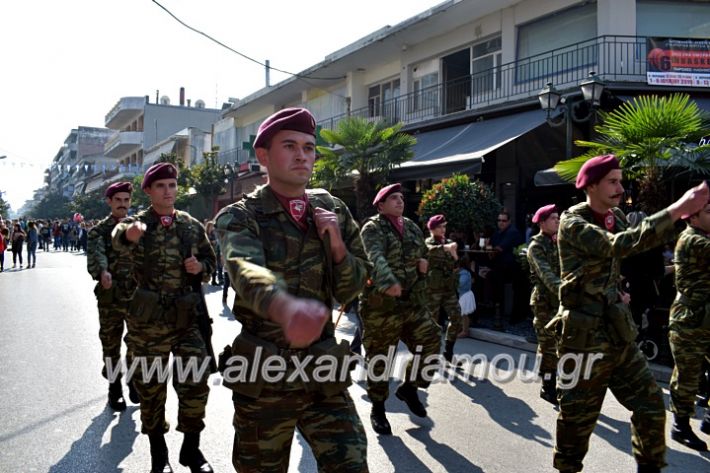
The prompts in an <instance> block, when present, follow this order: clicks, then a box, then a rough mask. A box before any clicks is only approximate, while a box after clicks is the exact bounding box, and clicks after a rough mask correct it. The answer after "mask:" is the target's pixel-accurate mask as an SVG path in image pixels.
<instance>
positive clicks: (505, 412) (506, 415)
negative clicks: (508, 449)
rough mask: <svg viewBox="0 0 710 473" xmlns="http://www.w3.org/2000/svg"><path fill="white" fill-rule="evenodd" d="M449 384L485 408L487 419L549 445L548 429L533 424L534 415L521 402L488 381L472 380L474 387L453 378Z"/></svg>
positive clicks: (550, 445) (525, 404)
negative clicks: (474, 381) (488, 417)
mask: <svg viewBox="0 0 710 473" xmlns="http://www.w3.org/2000/svg"><path fill="white" fill-rule="evenodd" d="M451 386H453V387H455V388H456V389H458V390H459V391H461V393H462V394H464V395H466V396H467V397H469V398H471V402H474V403H476V404H478V405H479V406H481V407H483V408H484V409H486V410H487V411H488V415H489V416H490V418H491V419H492V420H493V421H495V422H496V423H497V424H498V425H500V426H501V427H503V428H505V429H507V430H509V431H510V432H512V433H514V434H516V435H519V436H521V437H523V438H526V439H530V440H534V441H536V442H537V443H539V444H540V445H543V446H545V447H550V448H552V446H553V445H552V436H551V435H550V432H548V431H547V430H545V429H543V428H542V427H540V426H539V425H535V424H534V423H533V419H535V418H536V417H537V414H536V413H535V411H534V410H532V408H530V406H528V405H527V403H526V402H525V401H523V400H521V399H518V398H515V397H510V396H508V395H507V394H506V393H505V391H503V390H502V389H501V388H499V387H498V386H496V385H495V384H494V383H492V382H490V381H488V380H483V381H476V384H475V386H472V385H471V384H469V383H468V382H466V381H464V380H462V379H455V380H453V381H452V382H451Z"/></svg>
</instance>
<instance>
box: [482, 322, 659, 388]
mask: <svg viewBox="0 0 710 473" xmlns="http://www.w3.org/2000/svg"><path fill="white" fill-rule="evenodd" d="M468 332H469V335H470V336H471V338H474V339H476V340H482V341H484V342H489V343H495V344H498V345H503V346H507V347H513V348H517V349H518V350H525V351H529V352H532V353H535V351H536V350H537V345H535V344H534V343H530V342H528V341H527V340H525V338H523V337H521V336H519V335H513V334H512V333H506V332H497V331H495V330H489V329H485V328H472V329H469V331H468ZM648 366H649V368H651V373H653V376H654V377H655V378H656V381H658V382H661V383H665V384H668V383H669V382H670V380H671V373H672V371H673V370H672V369H671V368H669V367H668V366H664V365H659V364H656V363H649V364H648Z"/></svg>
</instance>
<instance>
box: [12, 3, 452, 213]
mask: <svg viewBox="0 0 710 473" xmlns="http://www.w3.org/2000/svg"><path fill="white" fill-rule="evenodd" d="M158 1H159V3H160V4H161V5H163V6H164V7H165V8H167V9H168V10H170V11H171V12H172V13H173V14H174V15H175V16H177V17H178V18H180V19H181V20H182V21H184V22H185V23H187V24H188V25H190V26H192V27H194V28H196V29H198V30H201V31H204V32H205V33H207V34H209V35H210V36H212V37H214V38H216V39H217V40H219V41H221V42H222V43H225V44H226V45H227V46H230V47H231V48H233V49H236V50H237V51H239V52H241V53H243V54H245V55H247V56H250V57H253V58H254V59H257V60H259V61H260V62H263V61H264V60H265V59H269V60H270V61H271V67H275V68H278V69H282V70H286V71H289V72H293V73H298V72H300V71H303V70H304V69H306V68H308V67H310V66H312V65H314V64H317V63H318V62H320V61H322V60H323V59H324V57H325V56H326V55H328V54H330V53H332V52H334V51H336V50H338V49H340V48H342V47H344V46H346V45H348V44H350V43H352V42H354V41H356V40H358V39H360V38H362V37H363V36H366V35H368V34H370V33H372V32H374V31H376V30H378V29H379V28H382V27H383V26H385V25H395V24H397V23H399V22H401V21H404V20H406V19H407V18H410V17H412V16H415V15H417V14H419V13H421V12H424V11H426V10H427V9H429V8H431V7H433V6H435V5H437V4H440V3H441V2H442V0H397V1H391V0H390V1H382V0H358V1H347V2H346V1H339V0H303V1H301V2H291V1H286V0H281V1H274V0H200V1H198V0H158ZM264 75H265V74H264V68H263V67H262V66H260V65H258V64H255V63H253V62H250V61H248V60H247V59H244V58H242V57H240V56H238V55H237V54H235V53H233V52H230V51H228V50H226V49H224V48H222V47H221V46H219V45H217V44H215V43H213V42H211V41H209V40H208V39H207V38H205V37H203V36H201V35H199V34H197V33H195V32H193V31H190V30H189V29H187V28H185V27H184V26H182V25H180V24H179V23H178V22H177V21H175V20H174V19H173V18H171V17H170V16H169V15H168V14H167V13H166V12H165V11H164V10H163V9H161V8H160V7H159V6H158V5H157V4H156V3H154V2H153V0H65V1H56V0H35V1H5V2H1V3H0V156H7V158H5V159H0V191H1V192H3V198H4V199H5V200H6V201H8V202H9V203H10V205H11V206H12V208H13V210H18V209H19V208H20V207H21V206H22V205H23V204H24V202H25V200H27V199H31V198H32V194H33V191H34V190H35V189H37V188H40V187H42V185H43V176H44V170H45V169H46V168H47V167H48V165H49V164H50V162H51V161H52V159H53V158H54V156H55V155H56V154H57V152H58V151H59V149H60V148H61V146H62V145H63V143H64V140H65V139H66V137H67V136H68V135H69V133H70V131H71V130H72V128H77V127H78V126H92V127H103V126H104V117H105V115H106V114H107V113H108V112H109V111H110V110H111V108H112V107H113V106H114V105H115V104H116V102H118V100H119V99H120V98H121V97H128V96H132V97H142V96H145V95H149V96H150V100H151V102H154V101H155V96H156V90H159V91H160V92H159V93H160V96H163V95H167V96H168V97H170V99H171V103H173V104H177V103H179V90H180V87H185V96H186V98H189V99H192V103H194V102H195V100H197V99H202V100H204V102H205V104H206V106H207V107H213V108H221V105H222V103H223V102H226V101H227V99H228V98H229V97H238V98H241V97H246V96H247V95H250V94H252V93H254V92H256V91H257V90H259V89H261V88H263V87H264V81H265V79H264ZM287 77H288V76H287V75H285V74H281V73H278V72H276V71H273V70H272V72H271V83H272V85H273V84H276V83H278V82H279V81H281V80H284V79H286V78H287Z"/></svg>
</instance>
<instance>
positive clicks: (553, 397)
mask: <svg viewBox="0 0 710 473" xmlns="http://www.w3.org/2000/svg"><path fill="white" fill-rule="evenodd" d="M545 376H549V378H550V379H545ZM540 397H541V398H542V399H544V400H545V401H547V402H549V403H550V404H552V405H553V406H557V405H559V403H558V402H557V375H556V373H542V388H541V389H540Z"/></svg>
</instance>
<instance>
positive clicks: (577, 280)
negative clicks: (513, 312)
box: [550, 155, 708, 473]
mask: <svg viewBox="0 0 710 473" xmlns="http://www.w3.org/2000/svg"><path fill="white" fill-rule="evenodd" d="M621 179H622V172H621V169H620V166H619V162H618V161H617V159H616V157H615V156H613V155H606V156H597V157H595V158H592V159H590V160H589V161H587V162H586V163H585V164H584V165H583V166H582V168H581V169H580V171H579V174H578V175H577V182H576V187H577V188H578V189H584V191H585V193H586V195H587V200H586V202H582V203H580V204H577V205H575V206H573V207H571V208H570V209H568V210H567V211H565V212H564V213H563V214H562V218H561V221H560V230H559V237H558V245H559V252H560V281H561V284H560V291H559V297H560V308H559V311H558V313H557V316H556V317H555V318H554V319H553V321H551V322H550V326H554V327H555V328H556V330H557V331H558V354H559V356H560V358H561V359H563V358H564V359H568V361H569V362H574V361H576V362H577V364H578V366H580V364H583V366H584V370H580V372H581V373H584V375H580V377H579V379H578V380H575V381H576V382H575V383H574V384H573V385H572V386H571V387H566V388H565V389H560V390H559V392H560V394H559V403H560V413H559V416H558V418H557V432H556V435H557V441H556V444H555V452H554V467H555V468H556V469H558V470H560V471H563V472H578V471H581V470H582V460H583V459H584V456H585V454H586V453H587V450H588V448H589V437H590V435H591V434H592V431H593V430H594V426H595V424H596V421H597V417H598V415H599V411H600V409H601V407H602V403H603V401H604V395H605V394H606V390H607V388H609V389H610V390H611V391H612V393H613V394H614V396H615V397H616V399H618V400H619V402H620V403H621V404H622V405H623V406H624V407H626V408H627V409H629V410H631V411H632V412H633V415H632V416H631V424H632V427H631V440H632V441H631V444H632V450H633V454H634V457H635V459H636V462H637V463H638V471H639V472H640V473H641V472H643V473H649V472H658V471H660V469H661V468H662V467H663V466H664V465H665V459H664V457H665V450H666V445H665V435H664V425H665V417H666V416H665V407H664V404H663V396H662V393H661V389H660V388H659V387H658V385H657V384H656V381H655V379H654V378H653V375H652V374H651V371H650V370H649V368H648V364H647V362H646V358H645V357H644V356H643V354H642V353H641V351H640V350H639V349H638V347H637V346H636V343H635V340H636V336H637V334H638V331H637V329H636V325H635V324H634V322H633V318H632V316H631V312H630V310H629V308H628V305H627V303H625V302H624V301H622V300H621V296H620V292H619V289H618V281H619V271H620V268H619V266H620V262H621V259H622V258H624V257H626V256H628V255H631V254H634V253H637V252H641V251H644V250H647V249H649V248H652V247H653V246H656V245H660V244H662V243H663V242H665V241H667V240H670V239H672V238H673V237H674V227H673V222H675V221H676V220H678V219H679V218H680V216H681V215H682V214H687V213H695V212H697V211H698V210H699V209H700V208H701V207H702V206H703V205H704V204H705V203H706V202H707V199H708V187H707V184H705V183H703V184H702V185H700V186H697V187H694V188H692V189H690V190H689V191H688V192H686V193H685V195H684V196H683V197H682V198H681V199H680V200H678V201H677V202H675V203H674V204H671V205H670V206H669V207H668V208H667V209H665V210H662V211H660V212H658V213H656V214H654V215H651V216H650V217H648V218H646V219H644V220H643V221H642V223H641V224H640V225H639V226H637V227H635V228H632V229H628V230H627V229H626V219H625V217H624V215H623V213H622V212H621V211H620V210H619V209H618V208H617V205H618V204H619V202H620V200H621V197H622V196H623V193H624V188H623V187H622V185H621ZM563 368H564V369H565V372H571V370H569V369H568V367H563ZM696 376H697V374H696ZM560 387H561V385H560Z"/></svg>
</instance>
